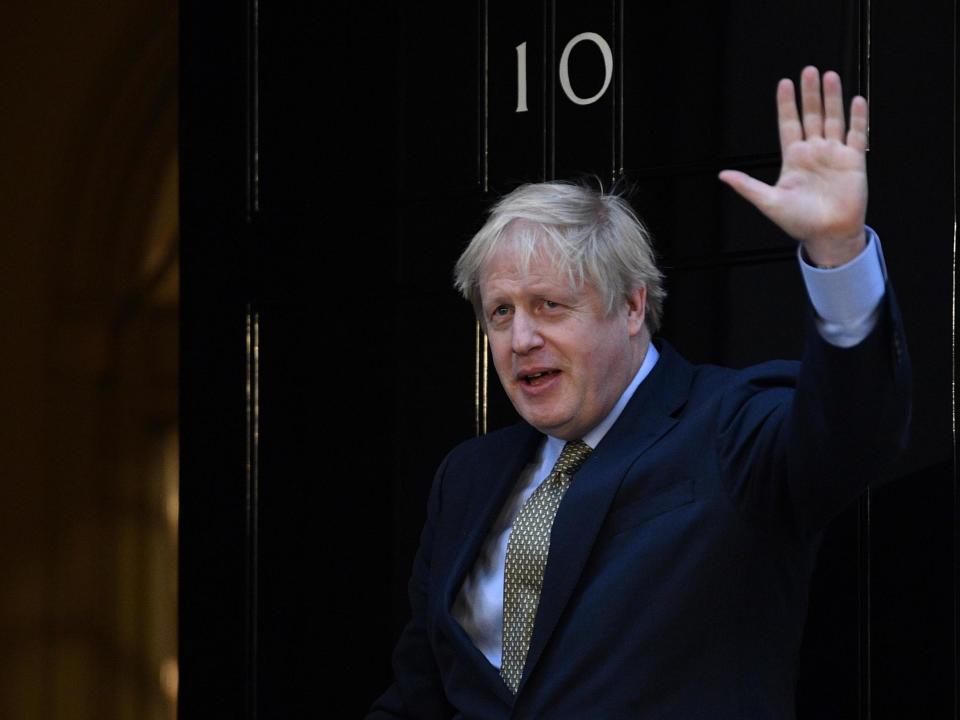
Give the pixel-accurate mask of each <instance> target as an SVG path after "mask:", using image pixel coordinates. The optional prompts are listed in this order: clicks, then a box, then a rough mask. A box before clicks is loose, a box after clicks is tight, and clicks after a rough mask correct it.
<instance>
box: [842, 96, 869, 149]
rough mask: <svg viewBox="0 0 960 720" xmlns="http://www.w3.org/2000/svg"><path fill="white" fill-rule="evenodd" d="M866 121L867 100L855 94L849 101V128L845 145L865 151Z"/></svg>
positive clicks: (867, 111) (867, 116) (867, 114)
mask: <svg viewBox="0 0 960 720" xmlns="http://www.w3.org/2000/svg"><path fill="white" fill-rule="evenodd" d="M868 121H869V108H868V107H867V101H866V100H864V99H863V98H862V97H860V96H859V95H857V96H856V97H855V98H854V99H853V100H852V101H851V102H850V130H848V131H847V145H849V146H850V147H852V148H855V149H857V150H859V151H860V152H865V151H866V149H867V127H868Z"/></svg>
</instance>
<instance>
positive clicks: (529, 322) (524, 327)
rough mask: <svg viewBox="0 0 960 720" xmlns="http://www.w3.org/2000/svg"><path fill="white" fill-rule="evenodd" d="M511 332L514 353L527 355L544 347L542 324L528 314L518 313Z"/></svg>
mask: <svg viewBox="0 0 960 720" xmlns="http://www.w3.org/2000/svg"><path fill="white" fill-rule="evenodd" d="M511 330H512V336H511V345H512V349H513V352H514V353H516V354H517V355H526V354H527V353H529V352H530V351H531V350H536V349H537V348H538V347H540V346H541V345H543V338H542V337H540V324H539V323H538V322H537V320H536V318H534V317H532V316H531V315H529V314H528V313H525V312H518V313H516V314H515V315H514V316H513V322H512V323H511Z"/></svg>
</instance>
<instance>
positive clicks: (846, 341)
mask: <svg viewBox="0 0 960 720" xmlns="http://www.w3.org/2000/svg"><path fill="white" fill-rule="evenodd" d="M866 231H867V245H866V247H865V248H864V249H863V252H861V253H860V254H859V255H857V257H855V258H854V259H853V260H851V261H850V262H848V263H846V264H844V265H840V266H838V267H835V268H830V269H823V268H818V267H816V266H814V265H811V264H810V263H808V262H807V261H806V259H805V258H804V257H803V253H802V252H801V248H798V250H797V254H798V257H799V258H800V270H801V272H802V273H803V281H804V283H805V284H806V286H807V293H808V294H809V296H810V302H811V303H812V304H813V309H814V310H815V311H816V314H817V317H816V325H817V330H818V332H819V333H820V336H821V337H822V338H823V339H824V340H826V341H827V342H828V343H830V344H831V345H836V346H837V347H853V346H854V345H857V344H858V343H860V342H862V341H863V340H864V338H866V337H867V335H869V334H870V332H871V331H872V330H873V328H874V326H876V324H877V318H878V317H879V314H880V303H881V301H882V300H883V295H884V292H885V286H886V276H887V272H886V267H885V265H884V262H883V252H882V250H881V249H880V239H879V238H878V237H877V234H876V233H875V232H874V231H873V230H872V229H871V228H869V227H868V228H866Z"/></svg>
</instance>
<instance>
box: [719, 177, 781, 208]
mask: <svg viewBox="0 0 960 720" xmlns="http://www.w3.org/2000/svg"><path fill="white" fill-rule="evenodd" d="M719 178H720V181H721V182H723V183H726V184H727V185H729V186H730V187H731V188H733V189H734V190H735V191H736V192H737V193H738V194H739V195H740V196H741V197H743V198H744V199H745V200H746V201H747V202H749V203H751V204H753V205H755V206H756V207H757V208H758V209H759V210H760V211H761V212H764V213H765V210H764V209H765V208H766V207H767V206H768V205H769V204H770V200H771V198H772V195H773V192H774V188H772V187H771V186H769V185H767V184H766V183H765V182H761V181H760V180H757V179H756V178H752V177H750V176H749V175H747V174H746V173H742V172H740V171H739V170H723V171H721V172H720V175H719Z"/></svg>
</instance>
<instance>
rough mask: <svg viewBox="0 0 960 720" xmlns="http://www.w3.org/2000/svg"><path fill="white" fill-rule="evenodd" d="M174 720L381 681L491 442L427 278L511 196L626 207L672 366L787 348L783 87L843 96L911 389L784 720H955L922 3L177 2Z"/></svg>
mask: <svg viewBox="0 0 960 720" xmlns="http://www.w3.org/2000/svg"><path fill="white" fill-rule="evenodd" d="M181 29H182V35H181V47H182V89H181V98H182V111H181V112H182V123H181V152H182V181H181V182H182V184H181V187H182V202H181V207H182V252H181V256H182V303H181V307H182V317H181V327H182V358H181V360H182V368H181V377H182V391H181V413H182V441H181V447H182V470H181V477H182V489H181V558H180V568H181V590H180V603H181V608H180V623H181V624H180V654H181V663H180V672H181V684H180V712H181V716H182V717H184V718H194V717H196V718H200V717H203V718H210V717H230V718H234V717H249V718H253V717H263V718H274V717H278V718H285V717H304V716H308V715H310V714H315V715H318V716H325V715H326V714H332V716H344V717H347V716H357V715H360V714H361V713H362V712H363V710H364V709H365V708H366V706H367V705H368V704H369V703H370V702H371V701H372V699H373V698H374V697H375V696H376V695H377V694H378V693H379V692H380V691H381V690H382V689H383V687H385V685H386V683H387V682H388V678H389V654H390V649H391V647H392V644H393V641H394V639H395V637H396V634H397V632H398V631H399V627H400V626H401V624H402V622H403V621H404V619H405V615H406V600H405V588H404V585H405V581H406V576H407V574H408V572H409V568H410V562H411V559H412V556H413V553H414V551H415V548H416V544H417V539H418V534H419V530H420V526H421V523H422V521H423V513H424V505H425V497H426V493H427V490H428V488H429V485H430V482H431V479H432V474H433V470H434V468H435V467H436V465H437V464H438V463H439V462H440V460H441V459H442V457H443V455H444V454H445V452H446V451H447V450H448V449H449V448H450V447H452V446H453V445H454V444H455V443H456V442H457V441H459V440H462V439H464V438H466V437H468V436H470V435H471V434H473V433H476V432H483V431H485V430H486V429H488V428H491V429H492V428H493V427H497V426H500V425H502V424H505V423H508V422H510V421H512V418H513V415H512V410H511V409H510V408H509V404H508V403H507V402H506V401H505V399H504V396H503V394H502V392H501V391H500V390H499V388H498V385H497V380H496V378H495V375H494V374H493V373H492V368H491V367H490V366H489V363H488V362H487V356H486V349H485V345H484V342H483V338H482V336H481V335H480V333H479V332H478V330H477V327H476V323H475V321H474V319H473V317H472V313H471V311H470V308H469V307H468V305H467V304H466V303H464V302H463V301H461V300H460V299H459V298H458V297H457V296H456V294H455V292H454V291H453V290H452V288H451V284H450V273H451V268H452V266H453V262H454V260H455V259H456V257H457V255H458V254H459V251H460V249H461V248H462V247H463V245H464V243H465V242H466V241H467V240H468V239H469V237H470V236H471V235H472V233H473V231H475V230H476V228H477V227H478V226H479V223H480V221H481V215H482V212H483V209H484V208H485V207H486V206H487V205H488V204H489V202H490V201H491V200H492V199H493V198H494V197H496V196H497V194H499V193H501V192H503V191H505V190H509V189H511V188H512V187H514V186H515V185H516V184H518V183H520V182H523V181H528V180H539V179H547V178H554V177H563V178H569V177H591V178H593V181H594V182H599V183H602V184H603V185H604V186H607V185H608V184H610V183H613V182H616V181H619V182H621V183H627V184H628V185H629V186H630V187H631V188H632V194H631V197H632V200H633V202H634V204H635V206H636V208H637V210H638V212H639V213H640V214H641V215H642V216H643V217H644V218H645V219H646V220H647V221H648V223H649V225H650V226H651V228H652V230H653V233H654V236H655V238H656V243H657V249H658V252H659V253H660V255H661V258H662V263H663V265H664V267H665V269H666V272H667V277H668V288H669V291H670V298H669V300H668V302H667V305H666V315H665V322H664V328H663V335H664V336H665V337H667V338H668V339H669V340H670V341H671V342H672V343H673V344H674V345H676V346H677V347H678V348H679V349H680V350H681V351H682V352H683V353H684V354H686V355H687V356H688V357H689V358H690V359H692V360H694V361H703V362H716V363H721V364H727V365H734V366H742V365H746V364H749V363H752V362H755V361H759V360H763V359H768V358H771V357H781V356H786V357H792V356H797V355H798V354H799V350H800V342H801V340H800V338H801V333H800V331H799V328H800V323H801V317H802V307H803V306H802V303H803V291H802V288H801V284H800V281H799V276H798V273H797V270H796V266H795V260H794V249H793V246H792V244H791V243H790V242H788V241H787V239H786V238H784V237H782V236H780V235H779V233H778V232H777V231H776V229H775V228H774V227H773V226H772V225H770V224H769V223H767V222H766V221H765V220H763V219H762V218H761V217H760V216H759V214H757V213H756V212H755V211H753V210H752V208H750V207H748V206H747V205H746V204H745V203H743V202H742V201H741V200H739V199H738V198H735V197H734V196H733V195H732V193H731V192H729V191H728V190H726V189H725V188H723V187H722V186H721V184H720V183H719V182H718V181H717V180H716V173H717V171H718V170H720V169H721V168H724V167H736V168H742V169H746V170H747V171H749V172H751V173H753V174H755V175H757V176H759V177H761V178H774V177H775V176H776V172H777V168H778V164H779V157H778V150H777V138H776V127H775V108H774V103H773V90H774V87H775V84H776V81H777V79H778V78H779V77H782V76H791V77H795V76H796V75H797V73H798V72H799V70H800V68H801V67H802V66H803V65H805V64H811V63H812V64H816V65H818V66H819V67H821V68H822V69H828V68H833V69H836V70H838V71H839V72H841V74H842V75H843V77H844V80H845V83H846V89H847V91H848V94H852V92H860V93H863V94H867V95H868V97H869V99H870V101H871V115H872V123H871V150H870V154H869V163H870V183H871V188H870V191H871V199H870V210H869V215H868V221H869V222H870V223H871V225H873V226H874V227H875V228H877V230H878V231H879V233H880V235H881V237H882V239H883V242H884V252H885V256H886V259H887V263H888V267H889V272H890V275H891V277H892V279H893V282H894V285H895V286H896V288H897V291H898V295H899V299H900V301H901V305H902V308H903V314H904V318H905V322H906V326H907V333H908V338H909V342H910V351H911V354H912V356H913V360H914V366H915V368H916V378H915V401H914V432H913V440H912V443H911V446H910V449H909V451H908V453H907V454H906V456H905V457H904V458H903V459H902V461H901V462H900V463H899V464H898V466H897V467H894V468H890V472H889V478H887V479H888V480H889V482H887V483H885V484H883V485H882V486H880V487H878V488H876V489H875V490H873V491H871V492H870V494H869V495H868V496H867V497H865V498H864V499H863V500H862V501H861V502H860V504H859V505H858V506H857V507H853V508H851V509H850V510H849V511H848V512H847V513H846V514H845V515H843V516H842V517H841V518H839V519H838V520H837V521H836V522H835V523H834V525H833V526H832V528H831V529H830V531H829V533H828V536H827V538H826V540H825V544H824V547H823V550H822V552H821V561H820V566H819V569H818V571H817V575H816V577H815V581H814V587H813V591H812V602H811V613H810V619H809V622H808V627H807V632H806V635H805V641H804V648H803V657H802V658H801V676H800V693H799V706H800V707H799V709H800V714H801V717H810V718H824V717H838V718H851V717H859V718H882V717H891V718H894V717H897V718H899V717H904V716H908V715H909V716H914V717H931V718H933V717H947V716H951V714H952V713H954V692H955V686H956V683H955V672H956V667H957V665H956V656H955V646H954V634H955V628H956V611H955V607H956V606H955V597H956V595H955V590H954V564H955V557H956V555H955V541H954V535H955V531H956V528H957V524H956V507H957V506H956V499H957V494H956V491H955V488H954V481H953V477H954V459H953V451H954V448H955V444H954V438H953V436H952V434H951V432H952V430H951V427H952V417H953V415H952V413H953V409H952V408H953V400H954V398H953V396H952V393H953V391H952V390H951V387H952V385H951V381H952V375H951V373H952V363H953V360H952V358H953V352H954V350H955V343H954V340H953V337H954V336H953V319H952V317H953V310H954V309H955V307H956V304H955V296H954V295H953V290H952V283H953V278H954V277H955V272H956V261H955V255H954V249H953V242H954V220H955V202H954V178H955V175H954V159H955V156H956V152H955V124H954V114H955V112H954V111H955V105H956V102H955V100H956V96H955V88H954V48H955V35H956V32H955V30H956V28H955V20H954V10H953V6H952V4H950V3H947V2H939V3H936V4H935V5H933V6H930V5H929V4H928V5H925V6H924V7H923V8H922V9H913V8H910V7H908V6H907V5H905V4H886V5H885V6H883V7H881V6H879V5H875V4H871V3H864V2H858V1H857V0H845V1H844V2H836V1H835V0H817V1H816V2H802V3H801V2H796V3H777V4H770V3H762V2H759V0H728V1H727V2H706V1H703V2H697V3H693V4H689V3H687V4H676V3H673V4H671V3H643V4H638V3H634V4H631V3H625V2H607V3H574V2H563V1H561V0H554V1H551V2H547V1H544V2H530V3H509V2H502V1H499V0H479V1H478V2H477V3H467V4H458V3H447V4H443V5H441V4H436V5H434V6H424V5H422V4H415V3H408V4H405V5H404V6H402V7H399V8H398V7H394V6H386V5H385V6H384V7H377V6H376V4H367V5H363V6H357V7H353V6H348V5H347V4H346V3H334V4H332V6H331V5H330V4H328V5H327V6H326V9H325V10H324V11H323V12H322V13H321V11H320V10H313V11H309V12H307V11H303V10H300V9H297V10H294V9H292V8H289V7H287V6H285V5H284V4H280V3H275V4H274V3H271V4H269V5H267V4H264V5H261V4H260V3H259V2H258V0H248V3H247V5H246V7H242V8H237V7H234V6H231V5H229V4H228V3H204V4H202V5H201V4H196V5H195V6H193V7H190V6H185V7H183V10H182V20H181Z"/></svg>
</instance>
